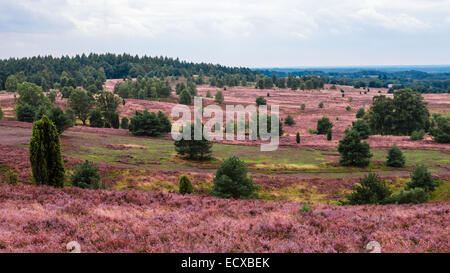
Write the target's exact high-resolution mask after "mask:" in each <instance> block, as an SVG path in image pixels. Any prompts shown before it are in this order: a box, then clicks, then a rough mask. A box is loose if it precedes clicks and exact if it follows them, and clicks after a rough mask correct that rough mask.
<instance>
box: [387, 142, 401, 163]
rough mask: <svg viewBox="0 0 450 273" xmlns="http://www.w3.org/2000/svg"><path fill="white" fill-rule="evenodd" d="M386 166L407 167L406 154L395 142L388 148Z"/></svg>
mask: <svg viewBox="0 0 450 273" xmlns="http://www.w3.org/2000/svg"><path fill="white" fill-rule="evenodd" d="M386 166H389V167H396V168H403V167H405V156H404V155H403V153H402V151H401V150H400V149H399V148H398V147H397V145H395V144H394V145H392V147H391V148H389V150H388V156H387V161H386Z"/></svg>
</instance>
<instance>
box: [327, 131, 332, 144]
mask: <svg viewBox="0 0 450 273" xmlns="http://www.w3.org/2000/svg"><path fill="white" fill-rule="evenodd" d="M332 138H333V133H332V131H331V128H330V129H328V131H327V140H328V141H331V139H332Z"/></svg>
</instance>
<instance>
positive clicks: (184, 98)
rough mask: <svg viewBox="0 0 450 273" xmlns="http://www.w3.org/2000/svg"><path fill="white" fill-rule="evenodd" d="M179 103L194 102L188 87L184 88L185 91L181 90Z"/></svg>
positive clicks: (189, 103) (188, 103) (187, 103)
mask: <svg viewBox="0 0 450 273" xmlns="http://www.w3.org/2000/svg"><path fill="white" fill-rule="evenodd" d="M178 103H180V104H185V105H191V104H192V97H191V95H190V94H189V92H188V91H187V90H186V89H183V91H181V93H180V97H179V98H178Z"/></svg>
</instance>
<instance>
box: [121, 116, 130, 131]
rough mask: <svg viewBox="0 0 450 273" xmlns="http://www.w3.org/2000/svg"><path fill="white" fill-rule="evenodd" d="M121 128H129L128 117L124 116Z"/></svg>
mask: <svg viewBox="0 0 450 273" xmlns="http://www.w3.org/2000/svg"><path fill="white" fill-rule="evenodd" d="M120 128H122V129H128V118H127V117H122V122H121V123H120Z"/></svg>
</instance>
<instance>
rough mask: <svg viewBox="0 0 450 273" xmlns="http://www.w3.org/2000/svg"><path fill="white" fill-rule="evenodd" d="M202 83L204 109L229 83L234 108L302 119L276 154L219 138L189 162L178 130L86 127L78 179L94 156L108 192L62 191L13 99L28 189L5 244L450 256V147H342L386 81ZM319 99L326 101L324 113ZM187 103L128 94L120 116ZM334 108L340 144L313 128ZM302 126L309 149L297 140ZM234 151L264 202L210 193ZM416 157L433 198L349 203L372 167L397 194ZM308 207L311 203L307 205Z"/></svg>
mask: <svg viewBox="0 0 450 273" xmlns="http://www.w3.org/2000/svg"><path fill="white" fill-rule="evenodd" d="M119 81H121V80H107V81H106V83H105V89H106V90H108V91H112V90H113V88H114V84H115V83H117V82H119ZM175 83H176V82H172V84H175ZM197 88H198V93H199V94H200V95H202V97H203V98H204V104H205V105H208V104H211V103H213V100H214V99H212V98H206V92H207V91H210V92H211V93H212V95H213V96H214V94H215V92H217V91H218V90H222V92H223V93H224V96H225V103H224V105H225V104H243V105H247V104H254V103H255V99H256V97H258V96H264V97H265V98H266V99H267V101H268V104H269V105H270V104H279V105H280V112H281V114H280V116H281V118H283V119H284V118H285V117H286V116H287V115H288V114H290V115H291V116H293V117H294V120H295V121H296V124H295V125H293V126H284V131H285V134H284V135H283V136H281V138H280V142H281V145H280V147H279V149H278V150H277V151H275V152H261V151H260V147H259V144H260V143H259V142H258V141H253V142H252V141H220V142H218V143H215V144H214V146H213V153H212V157H213V158H212V160H211V161H196V160H189V161H188V160H185V159H182V158H180V157H179V156H177V154H176V152H175V149H174V145H173V140H172V139H171V138H170V136H169V135H165V136H161V137H135V136H133V135H132V134H131V133H130V132H129V131H128V130H124V129H110V128H92V127H87V126H80V125H81V123H80V122H79V121H78V126H74V127H71V128H69V129H68V130H66V131H64V133H63V134H62V135H61V143H62V156H63V161H64V165H65V167H66V175H67V176H68V177H70V175H71V174H72V172H73V167H74V166H75V165H76V164H78V163H80V162H82V161H84V160H89V161H92V162H94V163H95V164H96V165H97V166H98V167H99V173H100V175H101V185H102V187H103V188H104V189H103V190H83V189H78V188H75V187H72V185H70V182H69V180H67V181H66V182H65V186H66V187H65V188H64V189H55V188H52V187H47V186H41V187H37V186H33V185H32V175H31V167H30V163H29V154H28V143H29V139H30V136H31V128H32V124H31V123H26V122H19V121H17V120H16V117H15V114H14V111H13V109H14V93H4V92H3V93H1V94H0V105H1V107H2V109H3V112H4V119H3V120H1V121H0V140H1V142H0V155H1V156H0V181H2V180H4V179H6V176H7V173H8V171H11V170H12V171H14V172H15V173H17V175H18V180H19V185H17V186H10V185H4V184H3V185H1V186H0V252H65V251H66V249H65V247H66V243H67V242H69V241H73V240H76V241H78V242H80V244H81V245H82V251H83V252H365V251H366V250H365V246H366V244H367V243H368V242H369V241H372V240H376V241H377V242H379V243H380V244H381V246H382V251H383V252H447V253H448V252H450V243H449V242H450V240H449V238H450V229H449V226H450V225H449V224H450V214H449V210H450V146H449V145H448V144H440V143H437V142H435V141H434V140H433V139H432V138H431V136H429V135H426V136H425V138H424V139H423V140H418V141H411V140H410V138H409V137H407V136H381V135H374V136H370V137H369V139H368V140H367V142H368V143H369V144H370V145H371V148H372V150H371V151H372V153H373V158H372V159H371V163H370V165H369V166H367V167H363V168H357V167H343V166H340V165H339V153H338V152H337V145H338V141H339V140H340V139H341V138H342V137H343V135H344V130H345V129H346V128H348V127H350V126H351V124H352V121H354V120H356V118H355V113H356V111H357V109H358V108H360V107H363V108H365V109H366V110H367V109H368V108H369V107H370V105H371V102H372V97H373V96H374V95H378V94H380V93H382V94H386V92H387V90H386V89H377V88H374V89H371V90H370V92H369V93H367V94H364V92H361V91H362V89H355V88H353V87H349V86H337V90H332V89H330V85H326V87H325V89H322V90H306V91H301V90H299V91H292V90H289V89H278V88H274V89H270V90H259V89H255V88H253V87H231V88H227V90H223V89H219V88H216V87H211V86H208V85H199V86H198V87H197ZM341 88H342V89H343V90H345V97H342V96H341V91H340V89H341ZM360 92H361V94H360ZM267 93H270V96H269V97H268V96H267ZM16 95H17V94H16ZM388 96H391V95H388ZM350 97H351V98H352V99H351V100H349V98H350ZM424 98H425V100H426V101H427V102H428V109H429V110H430V112H432V113H440V114H443V115H449V114H450V110H449V109H450V99H449V95H448V94H424ZM320 102H323V103H324V108H319V107H318V104H319V103H320ZM176 103H177V96H176V95H175V94H172V95H171V96H170V97H169V98H166V99H162V100H159V101H149V100H138V99H127V100H126V104H125V105H122V104H120V105H119V108H118V110H119V112H120V116H121V117H123V116H127V117H131V116H133V115H134V114H135V111H136V110H139V111H141V110H144V109H147V110H149V111H158V110H161V111H163V112H165V113H166V114H170V111H171V109H172V107H173V106H175V105H176ZM55 104H56V105H58V106H59V107H61V108H63V109H66V108H67V100H66V99H61V98H60V97H58V98H57V99H56V102H55ZM301 104H305V105H306V107H305V109H304V110H302V109H301V108H300V105H301ZM347 106H350V107H351V109H350V110H347V109H346V107H347ZM322 116H328V117H330V120H331V121H332V122H333V124H334V127H333V140H331V141H327V140H326V136H325V135H316V134H311V133H310V132H309V129H315V127H316V123H317V120H318V119H319V118H321V117H322ZM297 131H298V132H300V134H301V143H300V144H297V143H296V141H295V133H296V132H297ZM394 143H395V144H396V145H397V146H399V147H400V148H401V149H402V151H403V154H404V155H405V157H406V166H405V167H402V168H393V167H386V166H385V160H386V155H387V148H388V147H390V146H391V145H392V144H394ZM232 155H236V156H239V158H240V159H242V160H244V161H245V163H246V165H247V167H248V169H249V175H250V177H251V178H252V179H253V182H254V183H255V184H257V185H258V186H259V188H258V189H257V191H256V193H257V194H258V196H259V198H258V200H230V199H220V198H214V197H211V190H212V186H213V177H214V174H215V172H216V168H217V167H218V166H219V165H220V164H221V163H222V162H223V161H224V160H225V159H226V158H228V157H230V156H232ZM417 164H424V165H425V166H427V167H428V170H429V171H431V172H432V174H433V178H434V179H435V180H436V181H437V182H438V183H439V185H438V187H437V188H436V190H435V191H434V192H433V193H432V195H431V198H430V200H429V202H428V203H424V204H418V205H412V204H410V205H363V206H341V205H338V203H339V200H342V199H344V198H345V194H346V193H349V192H350V190H351V188H352V186H353V185H355V183H357V182H358V181H359V178H361V177H363V176H364V175H366V174H367V173H369V172H375V173H377V174H379V175H380V176H381V177H382V178H383V179H385V180H386V182H387V184H388V186H389V188H390V189H391V190H392V191H393V192H394V193H396V192H398V191H399V190H400V189H401V188H403V187H404V186H405V185H406V183H408V182H409V181H410V173H411V171H412V170H413V168H414V167H415V166H416V165H417ZM183 174H187V175H188V176H189V178H190V179H191V182H192V184H193V186H194V193H193V194H191V195H180V194H179V193H178V181H179V178H180V176H181V175H183ZM303 202H306V204H308V206H312V209H311V210H304V209H302V206H304V205H303Z"/></svg>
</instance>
